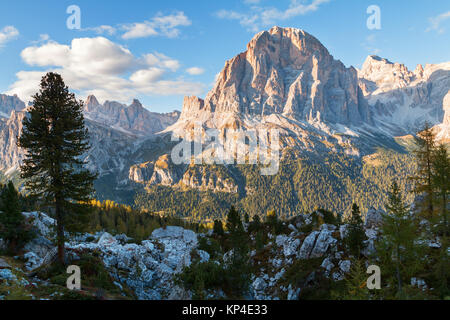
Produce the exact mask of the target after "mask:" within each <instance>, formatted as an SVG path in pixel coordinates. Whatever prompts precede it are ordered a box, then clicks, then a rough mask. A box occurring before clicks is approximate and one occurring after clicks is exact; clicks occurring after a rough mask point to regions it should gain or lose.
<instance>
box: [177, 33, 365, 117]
mask: <svg viewBox="0 0 450 320" xmlns="http://www.w3.org/2000/svg"><path fill="white" fill-rule="evenodd" d="M362 96H363V95H362V92H361V90H360V88H359V86H358V76H357V72H356V70H355V69H354V68H346V67H345V66H344V65H343V64H342V63H341V62H340V61H337V60H334V58H333V57H332V56H331V55H330V53H329V52H328V50H327V49H326V48H325V47H324V46H323V45H322V44H321V43H320V42H319V41H318V40H317V39H316V38H314V37H313V36H311V35H310V34H308V33H306V32H304V31H302V30H298V29H293V28H279V27H274V28H272V29H270V30H269V31H264V32H261V33H259V34H257V35H256V36H255V37H254V38H253V39H252V40H251V41H250V43H249V44H248V46H247V51H246V52H243V53H241V54H239V55H238V56H236V57H235V58H233V59H231V60H229V61H227V62H226V64H225V67H224V69H223V70H222V72H221V73H220V75H219V77H218V79H217V82H216V84H215V86H214V88H213V89H212V90H211V91H210V92H209V94H208V95H207V96H206V99H205V100H204V101H203V100H201V99H199V98H196V97H189V98H186V99H185V101H184V106H183V112H182V116H181V119H188V118H199V119H202V118H204V115H205V114H207V113H214V115H215V117H216V119H218V118H221V117H223V115H224V114H236V115H253V116H254V115H261V116H264V115H270V114H282V115H285V116H288V117H291V118H294V119H298V120H308V119H321V120H324V121H328V122H331V123H343V124H360V123H362V122H369V121H370V116H369V113H368V110H367V105H366V104H365V103H364V101H363V100H361V99H362Z"/></svg>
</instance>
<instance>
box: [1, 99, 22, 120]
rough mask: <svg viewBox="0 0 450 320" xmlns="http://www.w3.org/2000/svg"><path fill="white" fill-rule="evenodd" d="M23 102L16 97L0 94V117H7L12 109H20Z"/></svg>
mask: <svg viewBox="0 0 450 320" xmlns="http://www.w3.org/2000/svg"><path fill="white" fill-rule="evenodd" d="M23 109H25V103H24V102H23V101H22V100H20V99H19V97H17V95H14V96H8V95H5V94H0V117H5V118H9V117H10V116H11V112H12V111H22V110H23Z"/></svg>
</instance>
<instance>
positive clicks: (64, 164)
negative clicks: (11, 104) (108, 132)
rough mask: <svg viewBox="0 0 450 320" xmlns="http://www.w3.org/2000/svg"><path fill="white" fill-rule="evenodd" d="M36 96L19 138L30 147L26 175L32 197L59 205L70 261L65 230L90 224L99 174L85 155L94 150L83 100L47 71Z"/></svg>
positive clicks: (61, 231)
mask: <svg viewBox="0 0 450 320" xmlns="http://www.w3.org/2000/svg"><path fill="white" fill-rule="evenodd" d="M33 98H34V102H33V106H32V107H31V108H30V109H29V116H28V117H26V118H25V119H24V120H23V132H22V135H21V137H20V139H19V141H18V146H19V147H21V148H23V149H25V151H26V153H25V159H24V161H23V165H22V166H21V172H22V175H21V176H22V178H23V179H26V180H25V181H26V184H25V186H26V188H27V189H28V190H29V191H30V193H31V194H32V195H34V196H37V197H39V198H40V199H41V200H42V201H43V204H44V205H49V206H52V207H54V209H55V212H54V214H55V218H56V221H57V244H58V259H59V261H60V262H61V263H64V256H65V252H64V251H65V250H64V241H65V239H64V232H65V230H67V231H80V230H81V229H82V228H83V227H84V225H85V224H86V223H87V222H88V210H87V206H86V205H84V204H86V203H88V202H89V201H90V200H91V197H92V195H93V192H94V188H93V182H94V180H95V179H96V177H97V175H96V174H93V173H91V172H89V171H88V170H86V169H85V168H84V165H85V162H84V161H83V160H82V159H81V157H82V155H83V154H85V153H86V152H87V151H88V150H89V148H90V146H89V143H88V131H87V129H86V128H85V125H84V117H83V113H82V110H83V103H82V102H81V101H77V100H76V98H75V95H74V94H73V93H70V92H69V89H68V87H67V86H66V85H65V84H64V81H63V79H62V77H61V76H60V75H59V74H56V73H48V74H46V75H45V76H44V77H43V78H42V80H41V88H40V91H39V92H38V93H37V94H35V95H34V96H33Z"/></svg>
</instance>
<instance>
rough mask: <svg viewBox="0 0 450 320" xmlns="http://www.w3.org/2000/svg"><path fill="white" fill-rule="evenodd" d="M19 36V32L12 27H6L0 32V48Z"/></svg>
mask: <svg viewBox="0 0 450 320" xmlns="http://www.w3.org/2000/svg"><path fill="white" fill-rule="evenodd" d="M18 35H19V30H17V29H16V28H15V27H13V26H6V27H4V28H3V29H1V30H0V47H2V46H4V45H5V44H6V43H7V42H8V41H11V40H12V39H15V38H16V37H17V36H18Z"/></svg>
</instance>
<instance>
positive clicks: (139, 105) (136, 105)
mask: <svg viewBox="0 0 450 320" xmlns="http://www.w3.org/2000/svg"><path fill="white" fill-rule="evenodd" d="M128 108H130V109H134V110H143V109H145V108H144V106H143V105H142V103H141V102H140V101H139V100H138V99H133V102H132V103H131V104H130V105H129V107H128Z"/></svg>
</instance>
